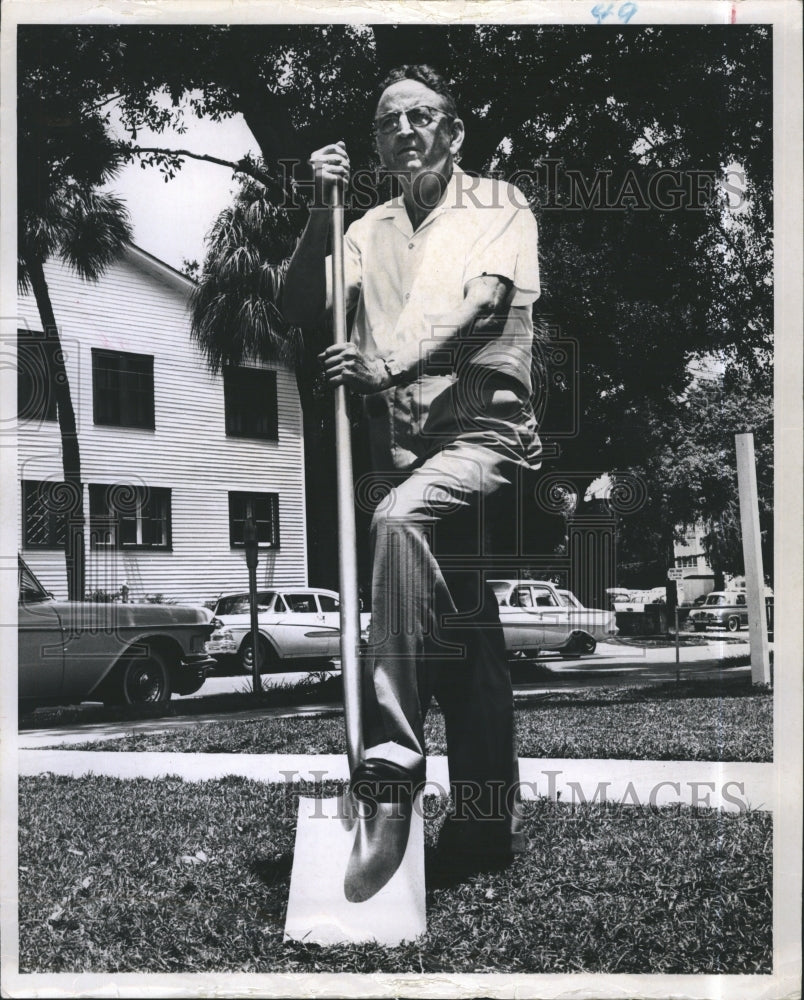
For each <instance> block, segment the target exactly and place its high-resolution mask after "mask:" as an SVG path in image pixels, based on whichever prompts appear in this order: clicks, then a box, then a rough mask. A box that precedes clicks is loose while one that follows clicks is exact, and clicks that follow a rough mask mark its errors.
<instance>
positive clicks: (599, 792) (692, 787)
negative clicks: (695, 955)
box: [279, 768, 750, 822]
mask: <svg viewBox="0 0 804 1000" xmlns="http://www.w3.org/2000/svg"><path fill="white" fill-rule="evenodd" d="M279 773H280V774H281V775H282V777H283V779H284V782H285V784H286V787H287V789H288V790H289V791H290V792H291V798H290V801H292V799H293V798H295V797H296V796H298V795H305V796H307V795H309V794H310V790H311V789H310V785H309V783H312V787H313V790H314V791H315V792H321V793H322V794H321V795H320V796H319V801H320V800H321V799H322V798H324V797H326V795H324V794H323V786H324V784H325V783H326V782H329V781H333V780H335V779H334V777H333V776H331V775H330V773H329V771H327V770H326V769H320V770H319V769H314V768H310V769H309V771H306V772H305V773H304V775H302V772H300V771H299V770H284V771H280V772H279ZM302 780H303V781H304V785H297V782H300V781H302ZM490 789H491V793H489V790H490ZM394 791H395V789H394V788H393V787H392V786H391V784H390V783H389V785H388V788H387V792H388V793H389V794H388V797H389V798H393V797H394ZM421 792H422V794H420V795H415V796H413V797H412V801H411V806H410V808H411V809H412V810H413V811H414V812H415V813H416V815H420V816H423V817H424V818H425V819H432V818H434V817H435V816H438V815H439V814H440V812H441V811H442V808H443V801H444V799H446V798H447V797H448V796H449V795H450V794H451V795H452V796H453V800H454V802H453V805H454V809H453V813H452V817H453V819H454V820H457V821H459V822H460V821H466V822H469V821H472V822H478V821H479V822H483V821H484V820H493V819H494V818H495V817H498V816H500V815H501V814H502V812H503V811H505V812H507V813H514V814H516V813H520V814H521V812H522V810H523V809H524V806H525V803H526V802H528V801H533V800H534V799H545V800H548V801H551V802H561V803H563V804H566V805H567V807H568V808H569V809H570V810H571V811H572V812H575V811H578V810H582V809H585V808H586V807H587V806H595V805H597V806H601V807H603V806H605V807H608V808H610V809H614V810H617V811H620V810H624V809H625V810H629V811H630V810H637V811H638V812H643V813H644V812H649V813H655V814H659V813H663V814H666V815H668V816H670V817H672V815H673V810H674V809H677V808H679V807H686V809H688V810H689V809H692V810H696V809H701V810H711V809H717V808H720V809H723V810H724V811H728V812H736V813H739V814H741V815H742V814H744V813H747V812H748V810H749V809H750V804H749V802H748V801H747V799H746V786H745V783H744V782H742V781H737V780H734V779H730V780H726V781H722V782H720V783H718V782H716V781H712V780H709V779H706V780H703V779H702V780H696V779H688V780H684V781H676V780H673V779H672V778H663V779H662V780H659V781H653V782H649V783H637V782H634V781H630V780H629V781H627V782H625V783H624V784H623V783H622V782H617V781H614V780H611V781H606V780H595V781H593V780H592V779H590V780H588V781H576V780H570V779H569V778H567V777H566V776H565V773H564V771H562V770H561V769H551V768H544V769H543V770H541V771H539V772H538V774H537V780H535V781H518V782H516V783H515V784H514V785H508V786H506V785H505V783H504V782H487V783H485V784H483V785H480V784H478V783H474V782H471V781H463V782H458V783H457V784H456V783H453V784H452V785H451V786H450V787H444V786H443V785H442V784H440V783H439V782H438V781H434V780H432V779H429V780H427V781H426V782H425V783H424V784H423V785H422V786H421ZM390 804H392V805H395V804H396V805H398V812H399V814H400V815H403V813H404V808H405V807H403V806H402V805H399V803H393V802H392V803H390ZM294 808H295V807H294ZM350 808H351V804H350V803H347V802H343V804H342V806H341V807H340V809H341V812H342V813H343V816H339V818H348V816H349V815H350V813H349V810H350ZM377 808H379V807H378V806H377V803H372V802H367V803H365V809H366V810H368V812H369V815H371V814H372V811H373V813H374V814H376V810H377ZM312 817H313V818H315V819H327V818H331V814H327V812H326V811H325V810H324V807H323V805H321V806H319V807H318V808H317V809H315V810H314V811H313V813H312Z"/></svg>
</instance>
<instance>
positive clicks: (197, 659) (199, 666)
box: [179, 653, 217, 678]
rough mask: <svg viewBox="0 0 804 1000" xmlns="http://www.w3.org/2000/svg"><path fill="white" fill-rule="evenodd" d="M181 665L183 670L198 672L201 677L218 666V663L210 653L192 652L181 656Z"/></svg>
mask: <svg viewBox="0 0 804 1000" xmlns="http://www.w3.org/2000/svg"><path fill="white" fill-rule="evenodd" d="M179 665H180V667H181V669H182V670H183V671H187V672H188V673H194V674H197V675H198V677H199V678H201V677H206V676H207V674H208V673H209V672H210V670H214V669H215V667H217V663H216V662H215V660H213V659H212V657H211V656H210V655H209V654H208V653H190V654H188V655H187V656H183V657H182V658H181V660H180V661H179Z"/></svg>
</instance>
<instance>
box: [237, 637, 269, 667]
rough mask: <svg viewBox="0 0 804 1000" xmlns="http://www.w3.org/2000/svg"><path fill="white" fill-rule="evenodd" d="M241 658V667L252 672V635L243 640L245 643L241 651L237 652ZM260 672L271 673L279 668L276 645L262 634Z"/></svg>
mask: <svg viewBox="0 0 804 1000" xmlns="http://www.w3.org/2000/svg"><path fill="white" fill-rule="evenodd" d="M237 655H238V658H239V660H240V667H241V669H242V670H243V673H246V674H250V673H251V672H252V663H251V659H252V657H251V636H250V635H249V636H246V638H245V639H244V640H243V644H242V645H241V647H240V652H239V653H238V654H237ZM259 656H260V673H261V674H269V673H271V672H272V671H274V670H276V669H277V666H278V663H279V660H278V657H277V655H276V651H275V650H274V647H273V646H272V645H271V644H270V642H268V640H267V639H265V638H264V637H263V636H260V653H259Z"/></svg>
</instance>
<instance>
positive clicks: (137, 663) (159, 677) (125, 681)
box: [107, 647, 171, 705]
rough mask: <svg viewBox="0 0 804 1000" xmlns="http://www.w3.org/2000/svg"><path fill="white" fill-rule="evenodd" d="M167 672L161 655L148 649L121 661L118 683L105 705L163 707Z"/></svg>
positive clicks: (168, 689)
mask: <svg viewBox="0 0 804 1000" xmlns="http://www.w3.org/2000/svg"><path fill="white" fill-rule="evenodd" d="M170 695H171V686H170V670H169V669H168V665H167V662H166V660H165V657H164V655H163V654H162V653H161V652H160V651H159V650H156V649H152V648H151V647H148V648H147V652H146V653H144V654H143V655H139V656H137V655H134V656H130V657H128V658H127V659H126V660H124V661H123V663H122V666H121V670H120V675H119V681H118V684H117V686H116V688H115V690H114V693H113V695H112V697H111V698H110V699H108V701H107V704H108V703H109V702H111V703H112V704H118V705H120V704H122V705H166V704H167V703H168V702H169V701H170Z"/></svg>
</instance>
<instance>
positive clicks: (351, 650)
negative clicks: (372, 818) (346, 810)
mask: <svg viewBox="0 0 804 1000" xmlns="http://www.w3.org/2000/svg"><path fill="white" fill-rule="evenodd" d="M345 286H346V280H345V275H344V263H343V191H342V189H341V188H340V187H336V188H335V191H334V196H333V203H332V317H333V328H334V335H335V343H336V344H344V343H346V298H345V294H346V289H345ZM335 457H336V465H337V492H338V563H339V567H340V568H339V588H340V599H341V603H340V621H341V677H342V680H343V709H344V716H345V719H346V752H347V756H348V759H349V771H350V772H353V771H354V769H355V767H356V766H357V764H358V763H359V762H360V761H361V760H362V758H363V730H362V723H361V706H360V659H359V648H360V601H359V597H358V586H357V530H356V526H355V508H354V479H353V476H352V440H351V426H350V422H349V401H348V396H347V390H346V386H343V385H339V386H338V387H337V388H336V390H335Z"/></svg>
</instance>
